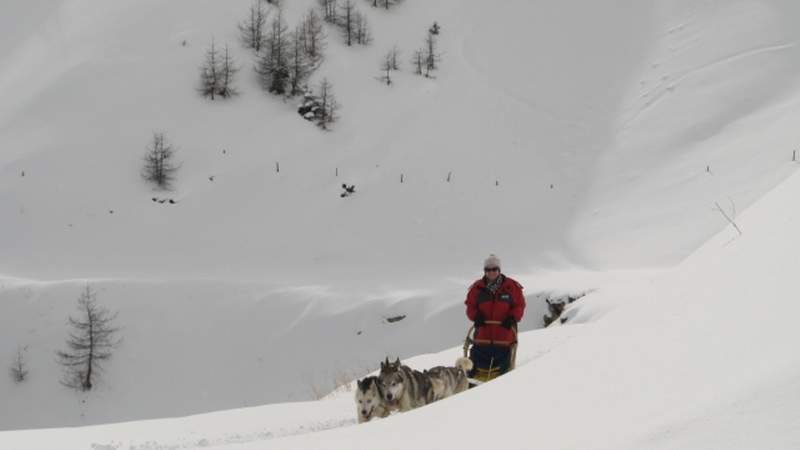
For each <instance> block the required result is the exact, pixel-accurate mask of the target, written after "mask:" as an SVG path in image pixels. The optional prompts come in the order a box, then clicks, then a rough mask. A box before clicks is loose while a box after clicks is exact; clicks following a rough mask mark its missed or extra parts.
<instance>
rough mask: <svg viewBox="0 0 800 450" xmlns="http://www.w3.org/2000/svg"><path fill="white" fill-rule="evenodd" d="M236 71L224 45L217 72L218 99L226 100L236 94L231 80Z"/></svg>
mask: <svg viewBox="0 0 800 450" xmlns="http://www.w3.org/2000/svg"><path fill="white" fill-rule="evenodd" d="M238 71H239V68H238V67H236V63H234V61H233V57H232V56H231V54H230V51H229V50H228V44H227V43H226V44H225V52H224V53H223V56H222V62H221V66H220V71H219V72H220V76H219V85H218V87H217V94H218V95H219V96H220V97H223V98H228V97H231V96H233V95H236V94H237V92H236V88H234V87H233V78H234V75H236V72H238Z"/></svg>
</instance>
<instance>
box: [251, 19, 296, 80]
mask: <svg viewBox="0 0 800 450" xmlns="http://www.w3.org/2000/svg"><path fill="white" fill-rule="evenodd" d="M290 38H291V36H289V27H288V26H287V25H286V22H284V20H283V14H282V12H281V11H280V10H278V15H277V17H275V18H274V19H273V20H272V23H271V24H270V27H269V32H268V34H267V40H266V45H265V46H264V55H263V56H262V57H261V59H260V60H259V62H258V65H257V66H256V72H257V73H258V75H259V78H260V80H261V85H262V87H263V88H264V89H266V90H268V91H269V92H272V93H274V94H279V95H283V94H286V92H287V88H288V81H289V53H290V51H291V48H290V44H291V39H290Z"/></svg>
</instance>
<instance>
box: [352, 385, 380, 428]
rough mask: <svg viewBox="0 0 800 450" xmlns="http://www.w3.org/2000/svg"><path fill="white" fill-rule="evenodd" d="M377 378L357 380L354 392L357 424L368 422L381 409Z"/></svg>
mask: <svg viewBox="0 0 800 450" xmlns="http://www.w3.org/2000/svg"><path fill="white" fill-rule="evenodd" d="M378 383H380V381H379V380H378V378H377V377H367V378H364V379H363V380H358V389H357V390H356V407H357V408H358V419H359V422H366V421H369V420H370V419H371V418H372V417H374V416H375V415H376V412H378V410H380V409H382V408H383V398H382V394H381V389H380V386H379V384H378Z"/></svg>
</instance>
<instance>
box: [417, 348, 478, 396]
mask: <svg viewBox="0 0 800 450" xmlns="http://www.w3.org/2000/svg"><path fill="white" fill-rule="evenodd" d="M470 370H472V360H470V359H469V358H463V357H462V358H458V359H457V360H456V365H455V367H445V366H437V367H434V368H432V369H428V370H426V371H425V372H423V373H427V374H428V376H429V377H430V379H431V386H432V387H433V399H434V401H436V400H441V399H443V398H447V397H450V396H451V395H453V394H458V393H459V392H464V391H466V390H467V389H469V380H468V379H467V373H468V372H469V371H470Z"/></svg>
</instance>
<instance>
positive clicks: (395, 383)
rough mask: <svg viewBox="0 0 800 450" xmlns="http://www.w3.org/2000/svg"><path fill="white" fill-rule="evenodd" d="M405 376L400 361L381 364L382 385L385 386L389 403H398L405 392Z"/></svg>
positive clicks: (385, 395) (385, 396)
mask: <svg viewBox="0 0 800 450" xmlns="http://www.w3.org/2000/svg"><path fill="white" fill-rule="evenodd" d="M404 375H405V374H404V373H403V371H402V370H401V367H400V359H399V358H398V359H397V361H395V362H389V360H388V359H387V360H386V362H382V363H381V373H380V383H381V384H382V385H383V390H384V398H385V399H386V401H387V402H389V403H396V402H397V401H399V400H400V398H402V397H403V393H404V391H405V376H404Z"/></svg>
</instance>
